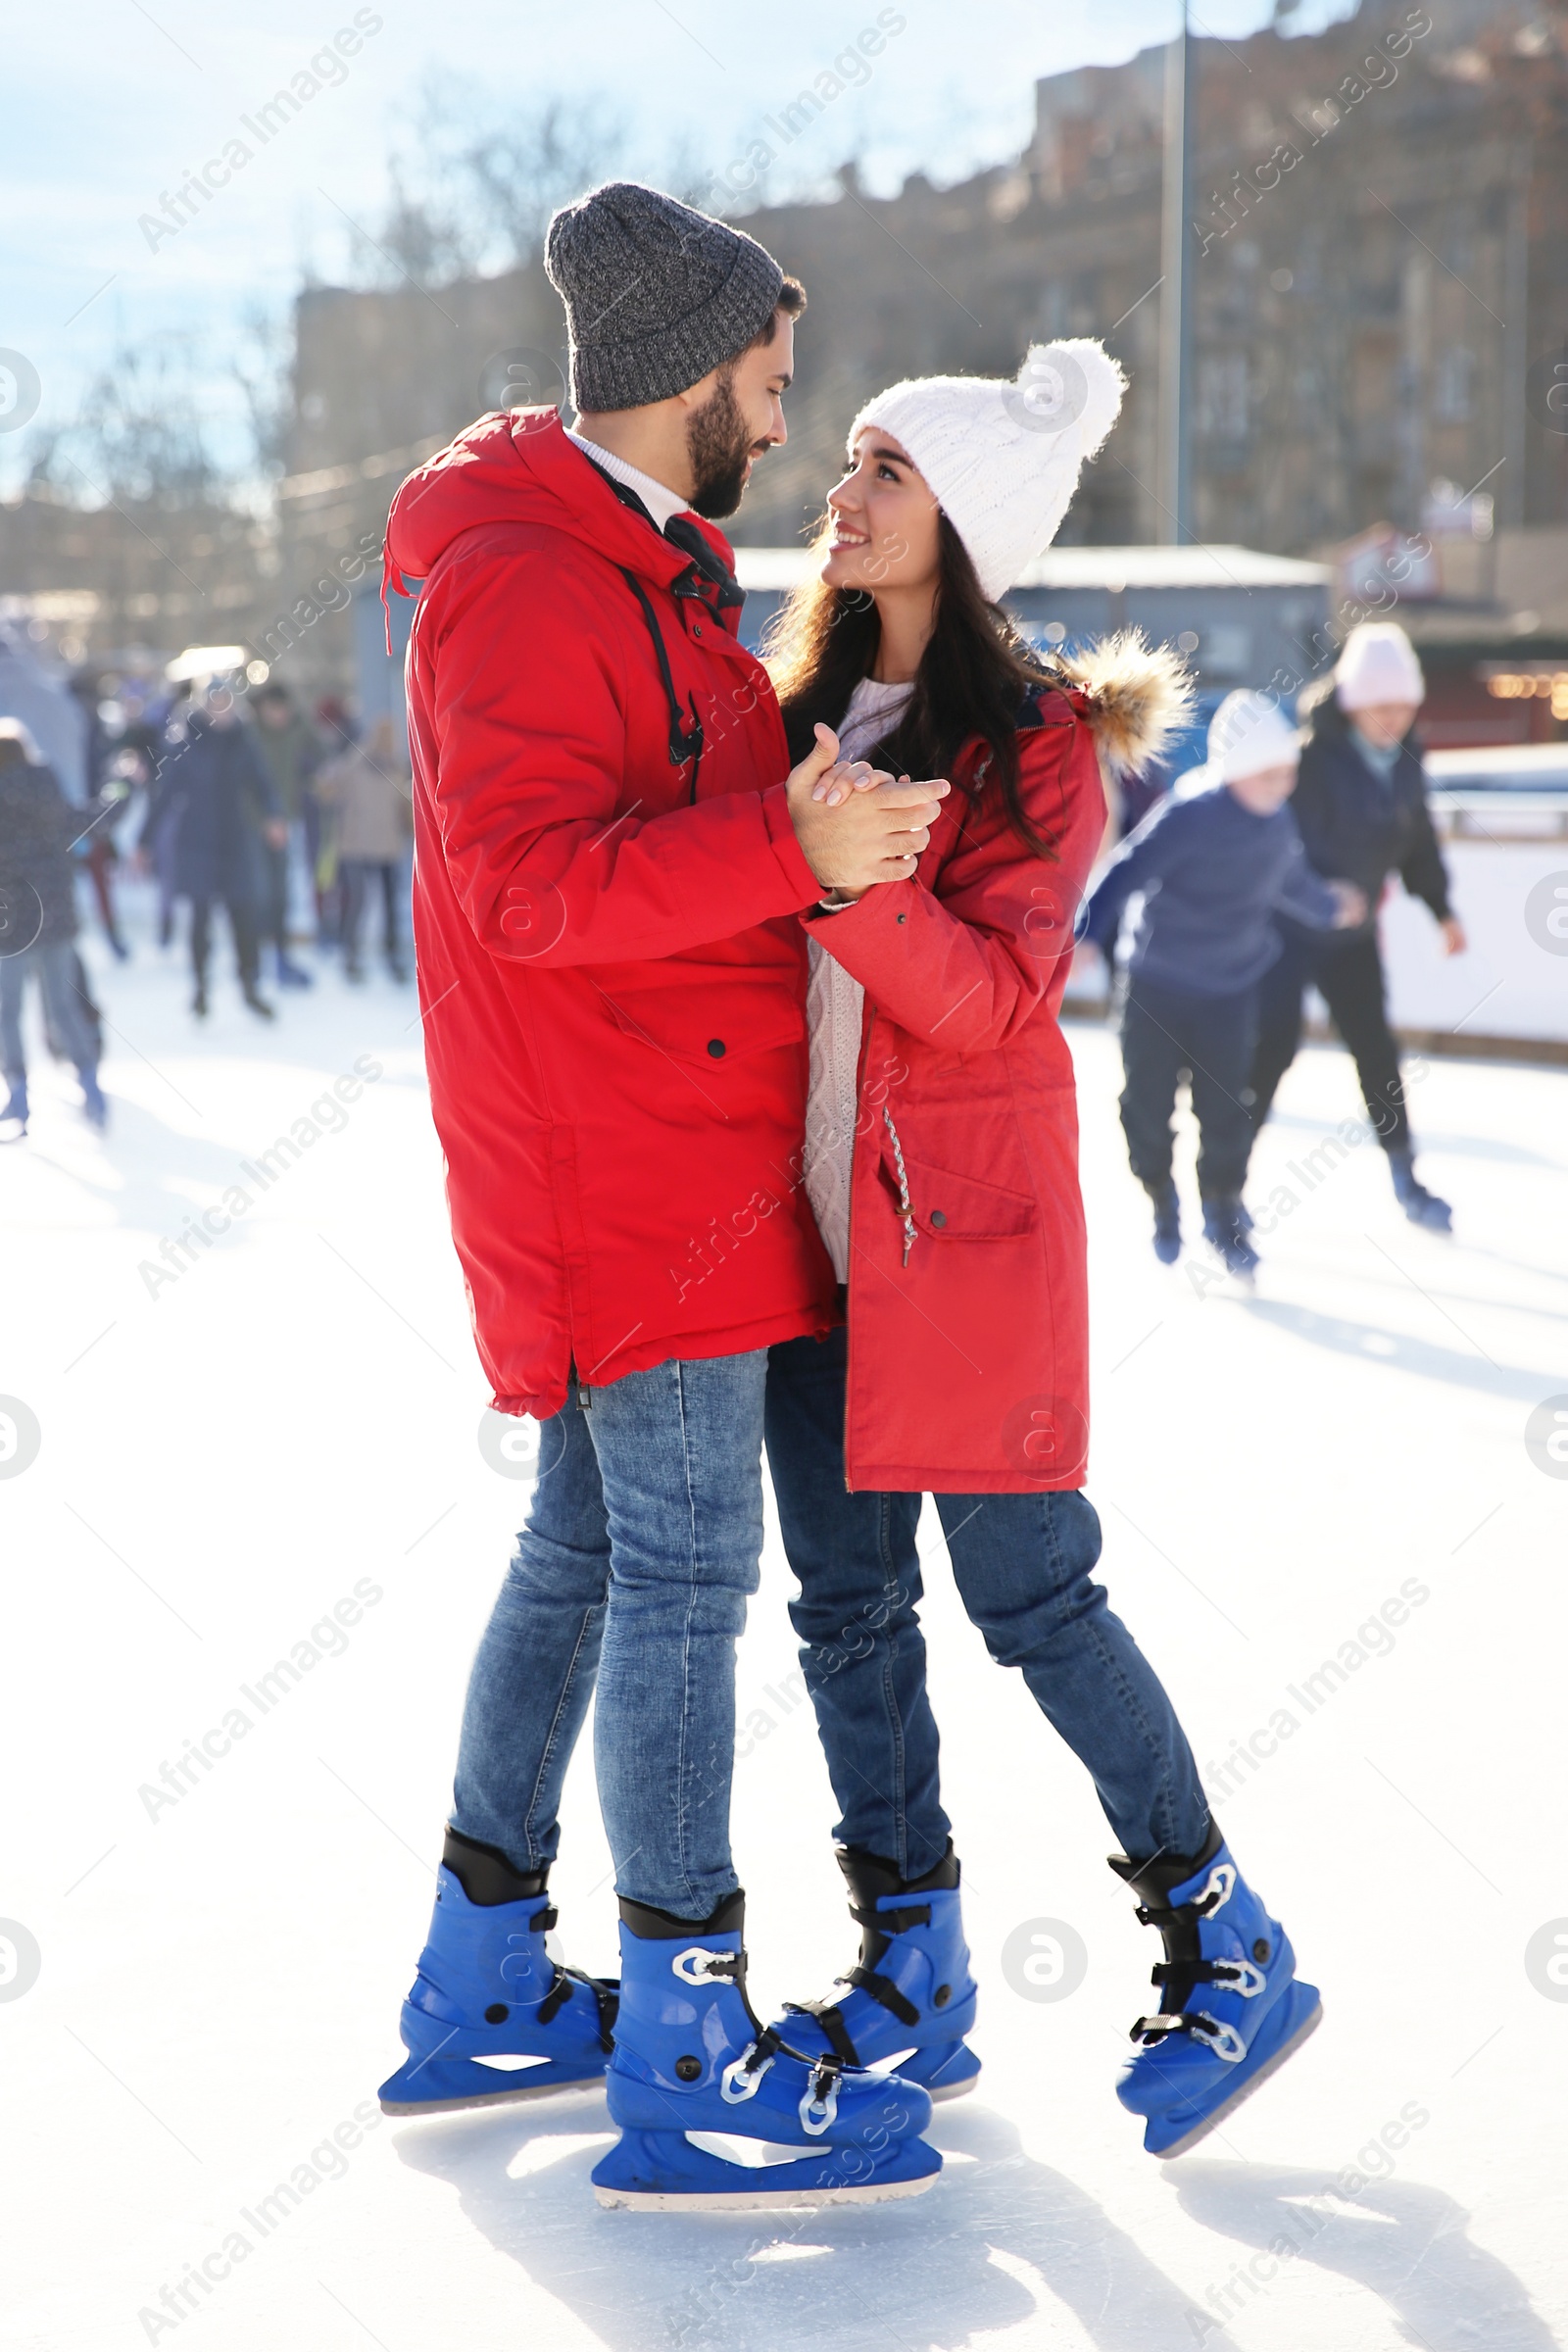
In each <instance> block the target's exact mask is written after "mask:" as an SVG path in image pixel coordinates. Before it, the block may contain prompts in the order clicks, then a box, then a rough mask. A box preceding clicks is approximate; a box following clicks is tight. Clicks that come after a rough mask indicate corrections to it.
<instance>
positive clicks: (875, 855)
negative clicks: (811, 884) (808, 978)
mask: <svg viewBox="0 0 1568 2352" xmlns="http://www.w3.org/2000/svg"><path fill="white" fill-rule="evenodd" d="M787 790H788V793H789V806H790V818H791V821H792V823H793V824H794V827H795V838H796V840H797V841H798V842H799V843H800V845H801V851H802V854H803V856H804V857H805V858H806V862H807V864H808V865H809V867H810V869H811V871H812V873H813V874H814V875H815V876H816V878H817V880H818V882H820V883H821V885H822V889H823V895H824V896H825V897H831V898H832V899H833V900H835V901H837V902H839V903H841V904H844V905H848V904H849V902H850V901H851V900H854V899H858V898H861V897H863V896H864V894H865V892H866V891H868V890H873V889H875V887H876V885H877V884H878V883H879V882H905V881H907V879H908V877H909V876H910V875H911V874H912V873H913V872H914V869H915V863H916V860H917V859H918V858H919V856H920V852H921V851H922V850H923V849H924V848H925V846H926V844H927V842H928V841H929V840H930V838H931V827H932V826H933V825H934V824H935V822H936V820H937V817H938V815H939V814H940V813H941V808H942V803H943V801H944V800H945V799H946V798H947V795H948V794H949V792H950V791H951V790H952V786H951V785H950V784H949V783H948V782H947V781H946V779H945V778H942V777H938V778H936V779H934V780H933V781H930V782H927V783H923V784H912V783H911V782H910V781H909V779H908V777H907V776H891V775H889V774H888V773H887V772H886V771H885V770H883V769H881V768H875V767H872V766H871V765H870V763H869V761H867V760H841V759H840V758H839V739H838V737H837V736H836V735H835V734H834V732H833V730H832V728H831V727H824V726H820V725H819V726H818V727H817V730H816V742H815V744H814V745H813V746H812V748H811V750H810V751H809V752H808V753H807V755H806V758H805V759H804V760H802V761H801V763H800V765H799V767H796V768H793V769H792V770H791V771H790V776H789V782H788V786H787Z"/></svg>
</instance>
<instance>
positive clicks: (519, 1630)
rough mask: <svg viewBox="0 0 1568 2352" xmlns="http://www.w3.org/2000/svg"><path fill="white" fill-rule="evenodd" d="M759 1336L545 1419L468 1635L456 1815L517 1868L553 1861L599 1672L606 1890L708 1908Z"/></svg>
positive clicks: (758, 1385)
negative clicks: (510, 1531)
mask: <svg viewBox="0 0 1568 2352" xmlns="http://www.w3.org/2000/svg"><path fill="white" fill-rule="evenodd" d="M766 1375H767V1354H766V1350H765V1349H757V1350H755V1351H754V1352H752V1353H751V1354H748V1355H727V1356H716V1357H711V1358H709V1359H707V1360H705V1361H703V1362H701V1363H686V1364H683V1363H667V1364H659V1365H656V1366H655V1368H654V1369H653V1370H652V1371H650V1372H632V1373H628V1374H627V1375H626V1377H625V1378H624V1379H623V1380H617V1381H614V1382H613V1383H612V1385H611V1386H610V1387H609V1388H603V1389H601V1388H596V1389H594V1390H593V1392H592V1401H591V1404H590V1406H589V1408H588V1410H586V1411H584V1410H583V1409H582V1408H581V1407H580V1406H579V1404H578V1402H577V1391H576V1389H575V1386H574V1387H573V1390H572V1393H571V1395H570V1396H569V1397H568V1398H567V1400H566V1404H565V1407H564V1410H563V1411H562V1412H560V1413H558V1414H557V1415H556V1417H555V1418H554V1420H551V1421H546V1422H544V1423H543V1424H542V1425H541V1428H540V1432H539V1438H540V1452H539V1478H538V1484H537V1485H536V1486H535V1488H534V1492H533V1498H532V1501H531V1503H530V1505H529V1510H528V1524H527V1526H526V1527H525V1528H524V1529H523V1531H522V1533H521V1534H520V1535H519V1536H518V1538H517V1548H516V1551H515V1555H514V1557H513V1561H512V1565H511V1568H510V1569H509V1570H508V1572H507V1579H506V1582H505V1584H504V1585H503V1586H502V1588H501V1593H500V1595H499V1597H498V1599H497V1601H496V1605H495V1610H494V1613H493V1614H492V1616H491V1619H490V1623H489V1625H488V1627H487V1628H486V1630H485V1634H484V1637H483V1639H482V1641H481V1642H480V1644H479V1650H478V1654H477V1656H476V1657H475V1659H474V1662H473V1672H472V1675H471V1677H470V1679H469V1683H468V1695H467V1701H466V1706H465V1709H464V1717H463V1736H462V1740H461V1743H460V1747H459V1754H458V1772H457V1787H456V1792H455V1801H454V1805H453V1813H452V1826H453V1828H454V1829H456V1830H458V1831H460V1832H461V1833H462V1834H463V1836H464V1837H466V1838H479V1839H480V1840H481V1841H482V1842H483V1843H485V1844H487V1845H495V1846H499V1847H500V1849H501V1851H502V1852H503V1853H504V1854H505V1855H506V1856H507V1858H508V1860H509V1861H510V1862H511V1863H512V1864H513V1865H514V1867H515V1869H517V1870H521V1871H532V1870H539V1869H541V1868H543V1866H544V1865H545V1864H546V1863H547V1862H550V1861H552V1860H553V1859H554V1858H555V1852H556V1846H557V1843H558V1840H559V1837H560V1828H559V1824H558V1821H557V1818H556V1817H557V1811H558V1808H559V1806H560V1802H561V1789H562V1784H563V1782H564V1779H565V1774H566V1766H567V1764H568V1763H569V1761H570V1759H571V1751H572V1748H573V1747H574V1746H575V1744H576V1740H577V1735H578V1733H579V1732H580V1731H581V1729H582V1725H583V1718H584V1716H585V1715H586V1713H587V1711H588V1701H589V1699H590V1697H591V1696H592V1695H593V1691H594V1682H595V1677H596V1675H597V1678H598V1685H599V1699H598V1707H597V1711H596V1715H595V1729H594V1762H595V1766H596V1769H597V1772H598V1778H599V1802H600V1807H601V1810H602V1811H603V1814H604V1821H605V1832H606V1835H607V1837H608V1838H609V1839H610V1850H611V1852H612V1854H613V1857H614V1863H615V1890H616V1892H617V1893H618V1894H623V1895H627V1896H629V1897H630V1898H631V1899H632V1900H633V1901H634V1902H639V1903H651V1904H653V1905H655V1906H656V1907H657V1908H658V1909H659V1910H662V1911H672V1912H674V1913H675V1914H676V1916H677V1917H678V1918H681V1919H694V1920H696V1919H707V1918H709V1917H710V1916H711V1913H712V1912H713V1911H715V1910H716V1909H717V1907H718V1905H719V1904H720V1903H721V1902H722V1901H723V1900H724V1897H725V1896H726V1895H728V1894H732V1893H733V1892H734V1891H735V1887H736V1883H737V1882H736V1877H735V1870H734V1865H733V1863H732V1862H731V1859H730V1847H729V1790H730V1775H731V1772H732V1769H733V1765H734V1753H735V1641H736V1637H737V1635H738V1634H740V1632H741V1631H742V1629H743V1628H744V1626H745V1623H746V1598H747V1595H748V1593H755V1592H756V1590H757V1581H758V1562H759V1559H760V1555H761V1549H762V1471H761V1452H762V1394H763V1387H764V1384H765V1380H766Z"/></svg>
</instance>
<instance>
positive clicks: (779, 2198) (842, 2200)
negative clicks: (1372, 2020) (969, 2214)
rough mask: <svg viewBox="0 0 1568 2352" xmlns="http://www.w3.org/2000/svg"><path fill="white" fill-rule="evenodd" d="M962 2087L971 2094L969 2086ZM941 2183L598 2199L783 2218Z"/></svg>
mask: <svg viewBox="0 0 1568 2352" xmlns="http://www.w3.org/2000/svg"><path fill="white" fill-rule="evenodd" d="M963 2087H964V2089H965V2090H967V2089H968V2088H969V2085H968V2083H965V2084H964V2085H963ZM955 2095H956V2094H955ZM941 2178H942V2176H941V2174H940V2173H925V2174H922V2175H921V2177H920V2179H919V2180H884V2181H871V2182H869V2183H854V2184H852V2183H849V2182H846V2183H844V2184H843V2185H842V2186H839V2187H836V2188H740V2189H735V2190H733V2191H728V2190H720V2189H712V2188H699V2189H693V2190H692V2191H690V2192H689V2193H686V2192H683V2191H681V2190H678V2189H662V2188H600V2187H597V2186H596V2187H595V2189H594V2195H595V2196H596V2197H597V2198H598V2200H599V2202H600V2204H601V2205H603V2206H605V2207H607V2208H609V2209H613V2208H614V2207H616V2206H621V2207H623V2208H624V2209H625V2210H626V2211H627V2212H630V2213H783V2212H787V2211H788V2209H789V2208H790V2206H792V2205H885V2204H887V2203H888V2202H889V2201H890V2200H891V2199H892V2198H894V2197H918V2196H919V2195H921V2194H922V2192H923V2191H924V2190H926V2189H928V2188H932V2187H934V2186H935V2184H936V2182H937V2181H938V2180H940V2179H941Z"/></svg>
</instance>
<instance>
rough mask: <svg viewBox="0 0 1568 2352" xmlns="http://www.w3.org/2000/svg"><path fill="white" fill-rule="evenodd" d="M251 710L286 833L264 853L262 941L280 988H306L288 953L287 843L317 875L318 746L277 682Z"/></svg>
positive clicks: (263, 689) (260, 692)
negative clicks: (267, 947) (296, 848)
mask: <svg viewBox="0 0 1568 2352" xmlns="http://www.w3.org/2000/svg"><path fill="white" fill-rule="evenodd" d="M251 711H252V713H253V715H254V717H255V720H256V734H255V737H254V739H253V740H254V743H255V747H256V750H257V752H258V753H259V754H260V756H261V758H262V760H263V761H264V762H265V764H266V767H267V769H268V772H269V774H270V776H271V779H272V785H273V789H274V790H275V791H276V794H277V800H278V809H279V813H280V814H281V816H282V818H283V822H284V826H285V828H286V831H285V834H284V838H283V841H282V843H281V844H276V843H273V842H271V841H269V842H268V843H267V844H266V846H265V850H264V866H263V874H264V882H265V896H264V900H263V906H262V920H261V931H262V937H263V939H264V940H265V941H270V944H271V948H272V954H273V957H274V959H275V963H276V969H277V981H278V986H279V987H280V988H309V987H311V986H312V975H311V973H309V972H308V971H307V970H306V969H305V966H304V965H303V964H300V963H296V962H295V961H294V959H293V957H292V956H290V954H289V952H288V899H289V860H290V857H291V855H292V851H291V847H290V844H291V842H292V841H293V840H294V839H295V838H296V837H297V839H298V841H299V844H300V847H301V850H302V853H303V854H304V855H305V857H306V858H307V862H308V863H309V865H310V867H311V869H312V871H313V873H314V871H315V866H316V849H317V844H318V841H319V833H320V822H319V812H318V810H317V809H316V805H315V799H314V795H313V793H312V791H311V779H312V777H313V776H314V775H315V773H316V770H317V768H318V767H319V765H320V762H321V758H322V752H321V745H320V742H319V738H318V737H317V734H316V731H315V729H314V728H313V727H312V725H311V723H310V721H309V719H307V718H306V716H305V714H304V712H303V711H301V710H300V708H299V706H298V704H297V703H296V702H295V700H294V697H293V696H292V695H291V694H290V692H289V690H288V688H287V687H286V686H285V685H283V683H282V682H281V680H280V679H277V678H269V679H268V680H267V682H266V684H265V685H262V686H259V687H258V688H257V690H256V692H255V693H254V694H253V695H252V696H251Z"/></svg>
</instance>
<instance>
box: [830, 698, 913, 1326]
mask: <svg viewBox="0 0 1568 2352" xmlns="http://www.w3.org/2000/svg"><path fill="white" fill-rule="evenodd" d="M910 692H911V689H910V688H909V687H908V686H907V685H903V686H883V685H880V684H879V683H878V682H877V680H876V679H875V678H862V679H861V680H860V683H859V684H858V686H857V688H856V689H855V692H854V693H853V694H852V695H851V697H850V707H849V709H848V711H846V712H845V714H844V717H843V720H842V721H841V723H840V725H839V728H838V738H839V751H840V754H841V756H842V757H843V758H844V759H846V760H861V759H863V758H864V757H865V755H866V753H867V752H868V751H869V750H870V748H871V746H872V745H873V744H874V743H877V742H879V741H880V739H881V738H882V737H883V736H884V735H886V734H887V733H888V731H889V730H890V728H892V727H894V726H896V725H897V723H898V717H899V712H900V711H901V710H902V709H903V707H904V705H905V704H906V703H907V701H908V699H909V694H910ZM833 920H834V918H833V917H832V916H830V915H825V916H824V917H823V918H822V920H821V921H820V922H819V923H817V924H815V925H814V926H813V928H812V932H811V936H810V939H809V941H808V943H807V954H808V956H809V958H810V979H809V982H808V984H807V991H806V1014H807V1020H808V1022H809V1026H810V1033H811V1081H810V1093H809V1096H808V1098H807V1104H806V1197H807V1199H808V1200H809V1201H810V1203H811V1211H812V1214H813V1215H814V1216H815V1218H816V1225H817V1231H818V1232H819V1233H820V1234H821V1236H822V1240H823V1242H824V1244H825V1245H826V1248H827V1253H828V1255H829V1257H830V1258H831V1259H832V1260H833V1271H834V1273H835V1274H836V1275H837V1277H838V1279H839V1281H840V1282H848V1280H849V1278H850V1163H851V1160H852V1158H853V1157H854V1152H855V1122H856V1118H857V1115H858V1104H857V1087H858V1074H859V1063H860V1023H861V1012H862V1007H863V1005H864V1001H865V991H864V990H863V989H862V988H861V986H860V983H859V982H858V980H856V979H852V978H851V976H850V974H849V973H848V972H847V971H845V970H844V969H843V968H842V966H841V965H839V964H838V963H836V962H835V961H834V959H833V956H832V954H831V949H830V943H831V940H832V936H833Z"/></svg>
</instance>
